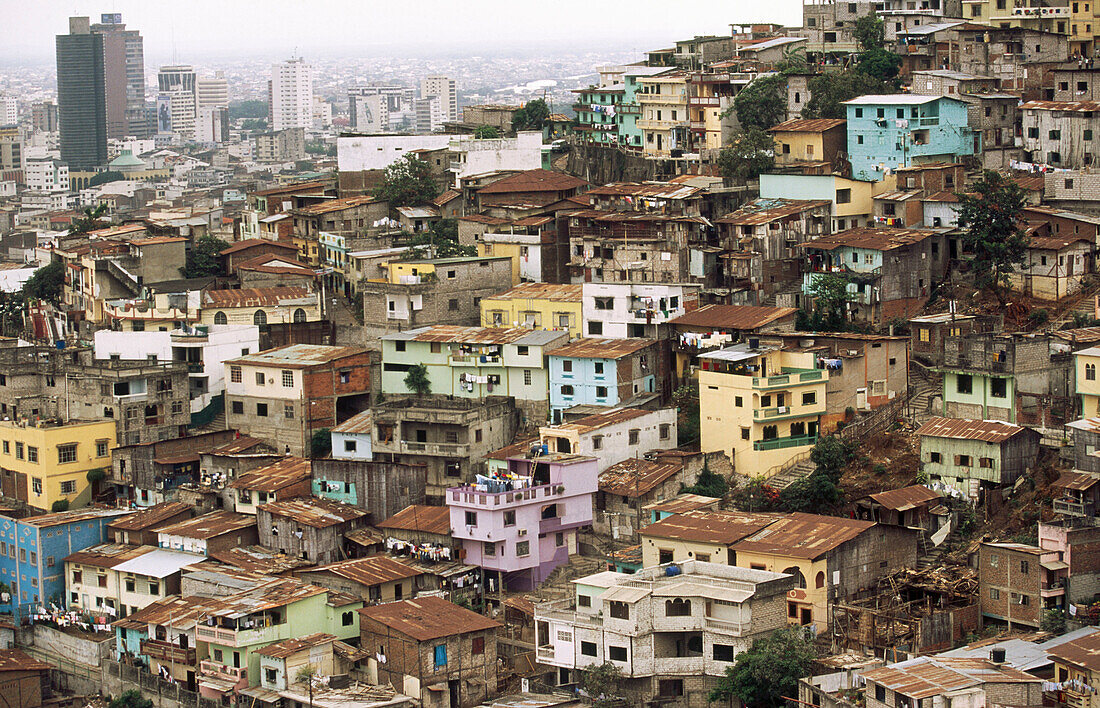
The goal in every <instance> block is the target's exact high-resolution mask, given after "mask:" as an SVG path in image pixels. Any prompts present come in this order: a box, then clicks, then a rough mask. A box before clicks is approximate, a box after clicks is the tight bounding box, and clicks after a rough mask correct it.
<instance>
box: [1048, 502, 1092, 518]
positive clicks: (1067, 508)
mask: <svg viewBox="0 0 1100 708" xmlns="http://www.w3.org/2000/svg"><path fill="white" fill-rule="evenodd" d="M1054 513H1055V514H1064V515H1066V516H1093V515H1094V514H1095V509H1094V508H1093V505H1092V502H1083V501H1076V500H1074V499H1055V500H1054Z"/></svg>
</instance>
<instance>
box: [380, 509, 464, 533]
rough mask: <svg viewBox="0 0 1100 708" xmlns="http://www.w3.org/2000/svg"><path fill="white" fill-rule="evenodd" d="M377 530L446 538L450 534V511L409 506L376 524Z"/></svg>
mask: <svg viewBox="0 0 1100 708" xmlns="http://www.w3.org/2000/svg"><path fill="white" fill-rule="evenodd" d="M378 528H380V529H401V530H403V531H420V532H422V533H430V534H434V535H436V536H448V535H450V533H451V511H450V509H449V508H447V507H445V506H426V505H424V504H410V505H409V506H407V507H405V508H404V509H402V510H401V511H399V512H397V513H396V514H394V515H393V516H391V517H390V518H388V519H386V520H385V521H383V522H382V523H380V524H378Z"/></svg>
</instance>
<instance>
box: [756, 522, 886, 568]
mask: <svg viewBox="0 0 1100 708" xmlns="http://www.w3.org/2000/svg"><path fill="white" fill-rule="evenodd" d="M874 526H875V523H874V522H873V521H860V520H858V519H844V518H841V517H837V516H820V515H818V514H803V513H801V512H796V513H793V514H787V515H785V516H781V518H780V519H778V520H777V521H775V522H774V523H772V524H769V525H768V526H767V527H766V528H763V529H761V530H760V531H757V532H756V533H754V534H753V535H751V536H749V537H747V538H745V539H743V540H741V541H739V542H737V543H736V544H735V545H734V549H735V550H744V551H754V552H756V553H767V554H771V555H776V556H782V557H785V558H808V559H816V558H820V557H821V556H823V555H825V554H826V553H828V552H829V551H831V550H833V549H834V548H836V547H837V546H840V545H841V544H844V543H847V542H848V541H851V540H852V539H854V538H856V537H857V536H859V535H860V534H861V533H863V532H864V531H867V530H869V529H871V528H874Z"/></svg>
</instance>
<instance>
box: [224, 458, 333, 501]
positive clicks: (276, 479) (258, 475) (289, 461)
mask: <svg viewBox="0 0 1100 708" xmlns="http://www.w3.org/2000/svg"><path fill="white" fill-rule="evenodd" d="M312 469H313V463H312V462H311V461H310V460H305V459H302V458H301V457H285V458H283V459H281V460H279V461H278V462H276V463H275V464H271V465H267V466H266V467H259V468H257V469H254V470H252V471H251V472H246V473H245V474H242V475H241V476H240V477H238V478H237V479H235V480H233V481H232V482H230V484H229V486H230V487H231V488H233V489H248V490H250V491H253V492H267V493H271V492H277V491H279V490H280V489H283V488H284V487H289V486H291V485H292V484H296V483H298V482H301V481H302V480H306V479H309V477H310V474H311V470H312Z"/></svg>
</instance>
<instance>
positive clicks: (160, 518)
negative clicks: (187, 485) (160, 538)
mask: <svg viewBox="0 0 1100 708" xmlns="http://www.w3.org/2000/svg"><path fill="white" fill-rule="evenodd" d="M193 509H194V507H192V506H191V505H190V504H187V503H184V502H161V503H160V504H156V505H154V506H151V507H149V508H147V509H142V510H141V511H139V512H138V513H136V514H131V515H129V516H126V517H124V518H121V519H119V520H118V521H112V522H111V523H109V524H107V528H109V529H118V530H120V531H144V530H146V529H149V530H153V531H155V530H156V526H157V524H161V523H163V522H164V521H165V520H166V519H170V518H172V517H173V516H176V515H177V514H182V513H184V512H192V511H193Z"/></svg>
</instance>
